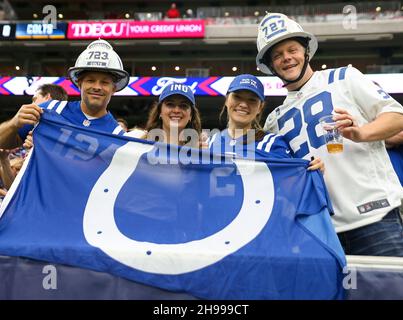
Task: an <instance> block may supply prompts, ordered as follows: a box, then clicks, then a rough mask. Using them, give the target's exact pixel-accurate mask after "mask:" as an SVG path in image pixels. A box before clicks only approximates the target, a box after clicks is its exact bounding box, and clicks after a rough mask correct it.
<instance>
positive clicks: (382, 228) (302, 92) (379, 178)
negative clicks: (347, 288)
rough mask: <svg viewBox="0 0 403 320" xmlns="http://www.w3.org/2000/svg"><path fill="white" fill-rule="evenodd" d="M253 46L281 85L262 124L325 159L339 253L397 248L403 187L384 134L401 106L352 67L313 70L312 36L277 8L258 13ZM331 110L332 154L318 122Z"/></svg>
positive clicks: (401, 249) (401, 124)
mask: <svg viewBox="0 0 403 320" xmlns="http://www.w3.org/2000/svg"><path fill="white" fill-rule="evenodd" d="M257 47H258V55H257V57H256V62H257V66H258V67H259V69H260V70H261V71H262V72H264V73H266V74H273V75H276V76H278V77H279V78H281V79H282V80H283V82H284V86H285V87H286V88H287V90H288V94H287V97H286V99H285V101H284V103H283V104H282V105H281V106H279V107H277V108H276V109H275V110H274V111H273V112H272V113H271V114H270V115H269V117H268V118H267V120H266V124H265V129H266V130H269V131H272V132H275V133H280V134H282V135H283V136H284V137H285V139H286V141H287V142H289V144H290V146H291V148H292V149H293V151H294V154H295V155H296V156H297V157H301V158H305V159H310V157H311V156H315V157H320V158H322V159H323V161H324V162H325V166H326V174H325V181H326V185H327V187H328V189H329V193H330V196H331V199H332V202H333V207H334V211H335V215H334V216H333V222H334V226H335V228H336V231H337V232H338V235H339V238H340V241H341V243H342V245H343V247H344V250H345V252H346V254H357V255H378V256H403V228H402V221H401V218H400V216H399V209H398V208H399V206H400V204H401V199H402V198H403V190H402V187H401V185H400V183H399V180H398V178H397V176H396V174H395V172H394V170H393V168H392V165H391V162H390V160H389V158H388V155H387V152H386V149H385V144H384V142H383V140H385V139H387V138H389V137H391V136H393V135H395V134H397V133H399V132H400V131H401V130H402V129H403V107H402V106H401V105H400V104H399V103H397V102H396V101H395V100H394V99H393V98H391V97H390V96H389V95H388V94H387V93H386V92H384V91H383V90H382V89H380V88H378V87H377V86H376V85H375V84H374V83H372V81H370V80H368V79H366V78H365V77H364V76H363V74H362V73H360V72H359V71H358V70H357V69H355V68H353V67H344V68H338V69H332V70H325V71H316V72H314V71H313V70H312V68H311V66H310V65H309V60H310V59H312V57H313V55H314V53H315V51H316V49H317V47H318V43H317V40H316V38H315V37H314V36H313V35H312V34H310V33H308V32H305V31H304V30H303V29H302V27H301V26H300V25H299V24H297V23H296V22H295V21H293V20H291V19H289V18H288V17H287V16H285V15H283V14H279V13H268V14H267V15H266V16H265V17H264V18H263V20H262V22H261V23H260V25H259V33H258V38H257ZM330 114H334V119H335V120H337V121H338V124H339V128H340V130H341V132H342V134H343V136H344V138H345V139H344V140H345V142H344V151H343V152H341V153H337V154H329V153H328V152H327V150H326V146H325V141H324V139H323V132H322V130H321V128H320V124H319V118H321V117H323V116H326V115H330Z"/></svg>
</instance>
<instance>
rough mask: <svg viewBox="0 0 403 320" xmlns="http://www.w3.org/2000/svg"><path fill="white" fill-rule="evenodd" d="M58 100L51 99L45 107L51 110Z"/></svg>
mask: <svg viewBox="0 0 403 320" xmlns="http://www.w3.org/2000/svg"><path fill="white" fill-rule="evenodd" d="M58 102H59V100H52V101H51V102H50V103H49V104H48V107H47V109H49V110H52V109H53V107H54V106H55V105H56V103H58Z"/></svg>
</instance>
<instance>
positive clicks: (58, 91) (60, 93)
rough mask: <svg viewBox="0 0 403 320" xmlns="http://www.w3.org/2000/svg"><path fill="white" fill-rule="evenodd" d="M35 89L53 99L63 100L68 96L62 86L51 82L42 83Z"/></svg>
mask: <svg viewBox="0 0 403 320" xmlns="http://www.w3.org/2000/svg"><path fill="white" fill-rule="evenodd" d="M37 91H40V92H41V94H42V95H43V96H46V95H47V94H49V95H50V97H51V98H52V99H53V100H60V101H65V100H67V99H68V98H69V96H68V95H67V92H66V90H64V89H63V87H61V86H59V85H57V84H53V83H46V84H42V85H40V86H39V87H38V89H37Z"/></svg>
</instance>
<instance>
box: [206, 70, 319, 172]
mask: <svg viewBox="0 0 403 320" xmlns="http://www.w3.org/2000/svg"><path fill="white" fill-rule="evenodd" d="M264 104H265V103H264V87H263V84H262V83H261V82H260V80H259V79H258V78H256V77H255V76H253V75H250V74H242V75H239V76H237V77H235V78H234V80H233V81H232V82H231V84H230V86H229V88H228V91H227V95H226V98H225V103H224V106H223V108H222V110H221V113H220V120H221V119H222V117H223V116H224V115H225V114H227V129H225V130H223V131H221V132H218V133H216V134H215V135H213V136H212V138H211V139H210V140H209V148H210V149H213V151H216V152H221V153H226V154H232V155H237V156H240V157H246V158H255V157H256V156H257V155H261V156H263V157H264V156H266V157H272V158H293V153H292V151H291V148H290V147H289V145H288V143H287V142H286V141H285V140H284V138H283V137H282V136H280V135H277V134H273V133H267V132H265V131H263V129H262V127H261V126H260V117H261V115H262V111H263V108H264ZM316 169H320V170H321V171H322V172H323V171H324V164H323V161H322V160H321V159H319V158H317V159H313V160H312V161H311V163H310V165H309V167H308V170H316Z"/></svg>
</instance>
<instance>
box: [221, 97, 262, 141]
mask: <svg viewBox="0 0 403 320" xmlns="http://www.w3.org/2000/svg"><path fill="white" fill-rule="evenodd" d="M231 93H232V92H230V93H228V94H227V96H226V97H225V103H224V105H223V107H222V108H221V112H220V116H219V121H220V123H222V122H223V119H222V118H223V117H224V114H225V113H226V114H227V124H228V121H229V116H228V112H227V104H226V102H227V99H228V96H229V95H230V94H231ZM262 103H263V104H264V103H265V102H264V101H262ZM264 107H265V105H263V108H262V111H263V109H264ZM261 119H262V112H260V113H259V114H258V115H257V116H256V117H255V119H254V120H253V122H252V129H254V130H255V137H254V138H255V141H260V140H262V139H263V137H264V136H265V135H266V132H265V131H264V130H263V128H262V126H261V125H260V121H261ZM247 137H248V135H245V136H244V140H243V144H248V143H250V142H251V141H248V140H247Z"/></svg>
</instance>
